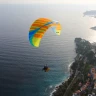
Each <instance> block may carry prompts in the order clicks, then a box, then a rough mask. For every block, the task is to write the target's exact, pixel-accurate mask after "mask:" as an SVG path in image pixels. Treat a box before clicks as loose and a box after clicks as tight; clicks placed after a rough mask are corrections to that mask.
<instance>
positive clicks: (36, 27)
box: [29, 18, 61, 47]
mask: <svg viewBox="0 0 96 96" xmlns="http://www.w3.org/2000/svg"><path fill="white" fill-rule="evenodd" d="M50 27H52V29H53V31H54V32H55V33H56V34H57V35H60V33H61V25H60V24H59V22H58V21H55V20H50V19H48V18H39V19H37V20H35V21H34V22H33V24H32V25H31V27H30V30H29V41H30V43H31V45H32V46H34V47H39V45H40V41H41V39H42V37H43V36H44V34H45V32H46V31H47V30H48V28H50Z"/></svg>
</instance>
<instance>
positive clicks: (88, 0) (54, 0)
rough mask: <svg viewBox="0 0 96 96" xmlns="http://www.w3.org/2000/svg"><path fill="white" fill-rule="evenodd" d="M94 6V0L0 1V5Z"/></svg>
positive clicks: (95, 0)
mask: <svg viewBox="0 0 96 96" xmlns="http://www.w3.org/2000/svg"><path fill="white" fill-rule="evenodd" d="M34 3H41V4H96V0H0V4H34Z"/></svg>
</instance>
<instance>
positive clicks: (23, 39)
mask: <svg viewBox="0 0 96 96" xmlns="http://www.w3.org/2000/svg"><path fill="white" fill-rule="evenodd" d="M88 10H96V5H76V4H45V3H44V4H38V3H36V4H0V96H50V94H51V93H52V91H53V90H54V88H55V86H56V85H58V84H60V83H62V82H64V81H65V80H66V79H67V78H68V77H69V76H70V73H69V70H68V66H69V65H70V64H71V63H72V62H73V61H74V58H75V56H76V53H75V43H74V39H75V38H79V37H80V38H83V39H86V40H88V41H90V42H96V30H92V29H90V28H91V27H94V26H96V18H94V17H89V16H84V14H83V13H84V12H85V11H88ZM42 17H43V18H49V19H52V20H56V21H58V22H59V23H60V24H61V26H62V30H61V35H60V36H57V35H56V34H55V33H54V32H53V31H52V29H51V28H49V29H48V30H47V31H46V33H45V35H44V37H43V38H42V40H41V42H40V47H38V48H36V47H33V46H32V45H31V44H30V42H29V38H28V33H29V28H30V26H31V24H32V23H33V22H34V21H35V20H36V19H38V18H42ZM45 64H47V66H48V67H49V68H50V71H49V72H44V71H42V68H43V67H44V65H45Z"/></svg>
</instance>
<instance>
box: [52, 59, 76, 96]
mask: <svg viewBox="0 0 96 96" xmlns="http://www.w3.org/2000/svg"><path fill="white" fill-rule="evenodd" d="M73 62H74V61H72V62H71V63H69V66H68V72H70V67H71V66H72V64H73ZM69 76H70V73H69V74H68V76H67V77H66V79H65V80H64V82H60V83H58V84H56V85H55V88H54V89H53V91H52V92H51V93H50V96H52V95H53V93H54V92H56V91H57V89H58V88H59V86H60V85H62V84H63V83H65V82H67V80H68V79H69V78H70V77H69Z"/></svg>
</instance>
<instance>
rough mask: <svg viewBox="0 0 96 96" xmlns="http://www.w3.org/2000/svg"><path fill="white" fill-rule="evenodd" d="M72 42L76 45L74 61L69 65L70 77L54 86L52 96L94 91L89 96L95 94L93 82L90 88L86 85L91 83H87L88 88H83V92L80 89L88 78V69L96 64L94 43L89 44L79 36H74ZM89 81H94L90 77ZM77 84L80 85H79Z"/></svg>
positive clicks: (75, 94) (95, 45)
mask: <svg viewBox="0 0 96 96" xmlns="http://www.w3.org/2000/svg"><path fill="white" fill-rule="evenodd" d="M74 42H75V45H76V48H75V51H76V53H77V56H76V57H75V58H74V62H73V63H72V65H71V66H70V77H69V78H68V80H67V81H65V82H63V83H62V84H61V85H59V86H57V87H56V91H55V92H53V94H52V96H88V94H91V93H94V95H89V96H96V90H95V91H94V92H93V90H94V86H95V85H94V84H93V86H91V89H90V90H89V89H88V88H89V87H88V86H89V85H91V84H89V85H88V84H87V85H88V86H87V85H86V86H87V87H88V88H87V87H86V88H85V90H84V92H85V93H84V92H83V91H82V90H83V89H84V88H83V86H84V85H85V84H86V82H87V79H88V80H89V78H90V77H88V76H89V75H88V74H91V73H90V70H91V69H92V68H94V67H95V66H96V43H92V44H91V43H90V42H88V41H86V40H84V39H81V38H75V40H74ZM95 72H96V69H95ZM94 74H95V73H94ZM94 74H93V75H94ZM91 75H92V74H91ZM91 75H90V76H91ZM93 75H92V76H93ZM93 77H94V76H93ZM88 82H89V81H88ZM88 82H87V83H88ZM89 83H95V80H94V82H93V79H92V80H91V81H90V82H89ZM79 84H81V85H80V86H79ZM81 89H82V90H81ZM89 91H90V92H89ZM77 93H78V94H77ZM81 93H82V94H81Z"/></svg>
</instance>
